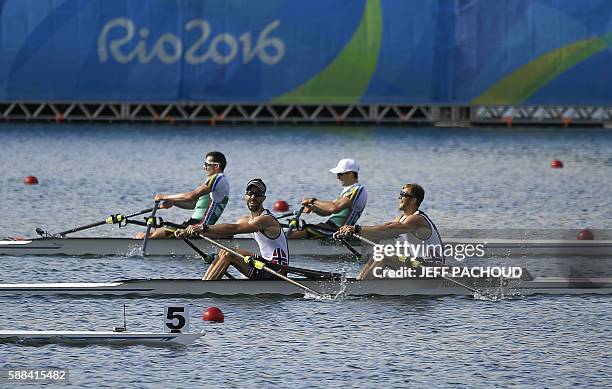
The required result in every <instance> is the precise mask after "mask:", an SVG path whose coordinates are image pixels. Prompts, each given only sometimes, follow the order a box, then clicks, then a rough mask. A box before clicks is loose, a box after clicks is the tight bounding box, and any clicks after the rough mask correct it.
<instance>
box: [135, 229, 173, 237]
mask: <svg viewBox="0 0 612 389" xmlns="http://www.w3.org/2000/svg"><path fill="white" fill-rule="evenodd" d="M145 234H146V232H144V231H143V232H139V233H138V234H136V236H135V238H136V239H144V237H145ZM167 237H168V232H167V231H166V230H165V229H163V228H156V229H155V230H153V231H151V232H149V239H161V238H167Z"/></svg>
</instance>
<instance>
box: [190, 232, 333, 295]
mask: <svg viewBox="0 0 612 389" xmlns="http://www.w3.org/2000/svg"><path fill="white" fill-rule="evenodd" d="M198 236H199V237H200V238H202V239H204V240H205V241H207V242H208V243H210V244H212V245H215V246H217V247H218V248H220V249H222V250H225V251H227V252H228V253H230V254H232V255H233V256H235V257H237V258H240V259H242V260H243V261H245V262H248V260H249V259H248V258H247V257H246V256H244V255H242V254H240V253H238V252H237V251H235V250H232V249H230V248H229V247H226V246H225V245H222V244H221V243H219V242H217V241H214V240H212V239H210V238H209V237H207V236H204V235H203V234H198ZM261 269H262V270H264V271H267V272H268V273H270V274H272V275H274V276H276V277H278V278H280V279H281V280H284V281H287V282H289V283H290V284H292V285H294V286H297V287H298V288H300V289H303V290H305V291H307V292H309V293H312V294H314V295H315V296H319V297H323V296H322V295H321V293H319V292H316V291H314V290H312V289H310V288H309V287H307V286H306V285H302V284H300V283H299V282H296V281H294V280H292V279H291V278H288V277H285V276H284V275H282V274H280V273H277V272H275V271H274V270H272V269H270V268H269V267H267V266H263V267H262V268H261Z"/></svg>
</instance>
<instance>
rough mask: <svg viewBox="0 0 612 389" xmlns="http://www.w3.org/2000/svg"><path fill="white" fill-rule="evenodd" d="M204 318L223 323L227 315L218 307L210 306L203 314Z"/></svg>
mask: <svg viewBox="0 0 612 389" xmlns="http://www.w3.org/2000/svg"><path fill="white" fill-rule="evenodd" d="M202 320H204V321H214V322H216V323H223V321H224V320H225V316H224V315H223V312H221V310H220V309H219V308H217V307H209V308H206V310H205V311H204V314H203V315H202Z"/></svg>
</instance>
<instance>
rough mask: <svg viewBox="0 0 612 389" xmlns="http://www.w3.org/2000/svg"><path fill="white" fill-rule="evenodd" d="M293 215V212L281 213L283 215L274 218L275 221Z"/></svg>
mask: <svg viewBox="0 0 612 389" xmlns="http://www.w3.org/2000/svg"><path fill="white" fill-rule="evenodd" d="M293 215H295V211H291V212H287V213H283V214H282V215H280V216H276V218H277V219H284V218H286V217H289V216H293Z"/></svg>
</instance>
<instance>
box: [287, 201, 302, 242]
mask: <svg viewBox="0 0 612 389" xmlns="http://www.w3.org/2000/svg"><path fill="white" fill-rule="evenodd" d="M302 212H304V206H303V205H302V206H301V207H300V209H299V210H298V212H297V214H296V215H295V218H294V219H291V221H290V222H289V229H288V230H287V233H286V234H285V235H286V236H289V234H290V233H291V231H293V229H294V228H295V227H297V224H298V223H299V220H300V216H302Z"/></svg>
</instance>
